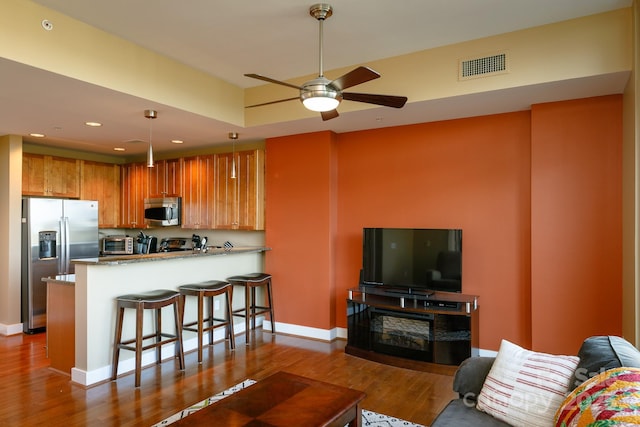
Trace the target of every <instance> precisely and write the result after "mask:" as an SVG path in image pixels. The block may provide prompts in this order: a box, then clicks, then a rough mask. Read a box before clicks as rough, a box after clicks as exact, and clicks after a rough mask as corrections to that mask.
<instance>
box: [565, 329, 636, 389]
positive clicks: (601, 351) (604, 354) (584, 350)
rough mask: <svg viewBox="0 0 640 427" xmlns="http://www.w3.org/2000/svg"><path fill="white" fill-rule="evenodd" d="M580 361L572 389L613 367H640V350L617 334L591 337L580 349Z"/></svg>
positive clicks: (572, 381) (571, 382) (571, 383)
mask: <svg viewBox="0 0 640 427" xmlns="http://www.w3.org/2000/svg"><path fill="white" fill-rule="evenodd" d="M578 357H579V358H580V362H579V363H578V367H577V368H576V370H575V372H574V374H573V378H572V379H571V381H570V382H569V389H570V391H571V390H573V389H574V388H576V387H577V386H579V385H580V384H582V383H583V382H585V381H586V380H588V379H589V378H591V377H593V376H594V375H597V374H599V373H601V372H604V371H606V370H607V369H611V368H619V367H622V366H626V367H630V368H640V352H639V351H638V349H636V348H635V347H634V346H633V345H632V344H631V343H630V342H628V341H627V340H625V339H624V338H621V337H616V336H594V337H589V338H587V339H586V340H584V342H583V343H582V346H581V347H580V351H578Z"/></svg>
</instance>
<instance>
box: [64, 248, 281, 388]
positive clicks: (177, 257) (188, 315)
mask: <svg viewBox="0 0 640 427" xmlns="http://www.w3.org/2000/svg"><path fill="white" fill-rule="evenodd" d="M268 251H270V248H266V247H234V248H232V249H230V250H224V249H218V248H214V249H211V250H210V251H207V252H205V253H201V252H193V251H176V252H161V253H154V254H144V255H143V254H139V255H123V256H107V257H99V258H93V259H84V260H72V262H73V264H74V265H75V286H73V287H71V286H66V287H67V288H71V289H74V296H75V310H74V311H75V362H74V365H73V368H72V369H71V381H72V382H74V383H77V384H80V385H83V386H91V385H94V384H98V383H101V382H104V381H109V379H110V378H111V362H112V357H113V341H114V335H115V319H116V311H117V310H116V298H117V297H118V296H120V295H126V294H131V293H136V292H146V291H151V290H157V289H170V290H177V289H178V287H180V286H181V285H185V284H189V283H198V282H203V281H207V280H226V278H227V277H231V276H235V275H238V274H248V273H256V272H263V271H264V257H265V254H266V253H267V252H268ZM68 279H69V280H70V279H71V278H68ZM54 280H61V281H62V280H64V279H63V278H57V279H54ZM195 307H196V304H195V301H193V300H192V299H187V302H186V306H185V322H186V321H189V320H195V319H197V315H196V311H197V310H196V308H195ZM233 307H234V309H238V308H242V307H244V297H243V291H242V290H241V289H239V288H238V289H237V291H236V292H234V298H233ZM217 310H218V309H216V315H220V317H222V316H223V313H222V311H220V312H217ZM150 311H151V310H150ZM172 317H173V316H169V315H167V316H162V322H163V331H165V332H167V333H172V331H173V329H174V326H173V324H172V323H173V319H172ZM151 320H152V313H150V312H149V313H145V328H146V327H148V326H149V324H150V323H149V322H151ZM237 320H238V321H237V322H235V323H234V332H235V333H236V334H240V333H242V332H244V322H242V321H240V319H237ZM124 323H125V324H124V329H123V337H133V336H135V318H134V315H133V313H131V310H127V313H126V314H125V322H124ZM217 339H224V333H223V331H222V329H221V330H220V337H219V338H216V336H215V334H214V340H217ZM184 347H185V351H189V350H192V349H195V348H197V339H196V338H195V333H191V332H185V334H184ZM154 354H155V352H152V351H149V352H145V353H144V355H143V362H142V363H143V365H145V366H146V365H148V364H152V363H155V360H154V359H155V358H154V357H153V356H154ZM173 354H175V353H174V349H173V348H171V345H168V346H164V347H163V349H162V355H163V359H167V358H171V357H172V356H173ZM134 362H135V360H134V353H133V352H131V351H123V352H121V355H120V363H119V368H118V374H123V373H126V372H130V371H133V370H134V366H135V363H134Z"/></svg>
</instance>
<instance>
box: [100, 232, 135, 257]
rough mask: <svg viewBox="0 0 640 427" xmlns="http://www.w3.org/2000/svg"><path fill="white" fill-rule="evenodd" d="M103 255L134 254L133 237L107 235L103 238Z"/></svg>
mask: <svg viewBox="0 0 640 427" xmlns="http://www.w3.org/2000/svg"><path fill="white" fill-rule="evenodd" d="M101 249H102V250H101V252H102V255H131V254H133V237H129V236H107V237H105V238H103V239H102V248H101Z"/></svg>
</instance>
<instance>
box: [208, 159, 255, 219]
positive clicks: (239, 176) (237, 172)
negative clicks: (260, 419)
mask: <svg viewBox="0 0 640 427" xmlns="http://www.w3.org/2000/svg"><path fill="white" fill-rule="evenodd" d="M215 164H216V168H215V169H216V178H215V187H216V188H215V228H216V229H229V230H264V151H263V150H250V151H239V152H236V153H223V154H216V155H215ZM234 176H235V177H234Z"/></svg>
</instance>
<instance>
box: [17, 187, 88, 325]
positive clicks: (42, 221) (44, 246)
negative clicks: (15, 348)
mask: <svg viewBox="0 0 640 427" xmlns="http://www.w3.org/2000/svg"><path fill="white" fill-rule="evenodd" d="M98 255H99V244H98V202H97V201H88V200H67V199H45V198H34V197H25V198H23V199H22V322H23V329H24V332H26V333H35V332H42V331H44V330H45V327H46V321H47V317H46V311H47V285H46V283H45V282H43V281H42V278H43V277H54V276H57V275H60V274H72V273H74V265H73V264H72V263H71V262H70V261H71V260H72V259H78V258H93V257H98Z"/></svg>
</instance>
